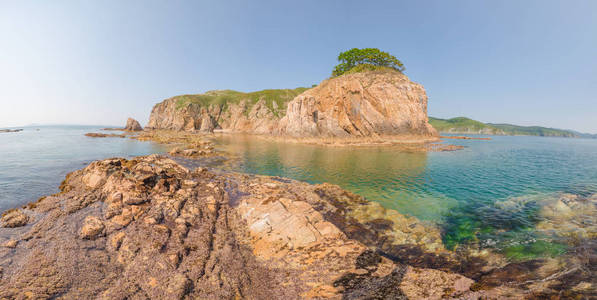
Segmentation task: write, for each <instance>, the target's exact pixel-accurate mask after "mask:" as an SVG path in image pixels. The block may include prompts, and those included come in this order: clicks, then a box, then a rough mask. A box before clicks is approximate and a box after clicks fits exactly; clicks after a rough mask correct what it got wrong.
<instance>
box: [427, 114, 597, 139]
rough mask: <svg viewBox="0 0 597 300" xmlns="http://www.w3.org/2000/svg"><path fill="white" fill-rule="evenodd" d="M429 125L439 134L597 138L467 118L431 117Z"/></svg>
mask: <svg viewBox="0 0 597 300" xmlns="http://www.w3.org/2000/svg"><path fill="white" fill-rule="evenodd" d="M429 123H430V124H431V125H432V126H433V127H434V128H435V129H436V130H437V131H439V132H442V133H458V134H489V135H529V136H548V137H569V138H597V134H588V133H581V132H577V131H572V130H565V129H556V128H548V127H541V126H519V125H512V124H495V123H483V122H479V121H476V120H473V119H469V118H465V117H457V118H451V119H439V118H433V117H429Z"/></svg>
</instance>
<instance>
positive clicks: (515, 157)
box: [216, 136, 597, 259]
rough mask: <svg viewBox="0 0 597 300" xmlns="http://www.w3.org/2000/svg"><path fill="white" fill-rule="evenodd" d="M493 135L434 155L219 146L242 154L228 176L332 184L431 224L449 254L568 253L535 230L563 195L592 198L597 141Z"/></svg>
mask: <svg viewBox="0 0 597 300" xmlns="http://www.w3.org/2000/svg"><path fill="white" fill-rule="evenodd" d="M491 138H492V140H490V141H484V140H450V141H449V142H447V143H451V144H456V145H463V146H465V147H466V148H465V149H464V150H460V151H454V152H431V153H404V152H400V151H399V150H398V149H397V148H394V147H387V146H386V147H325V146H315V145H300V144H292V143H284V142H275V141H268V140H264V139H260V138H255V137H248V136H247V137H239V136H234V137H231V136H222V137H219V138H217V139H216V143H218V144H219V146H220V147H221V148H222V149H224V150H225V151H228V152H231V153H234V154H236V155H237V156H238V157H239V160H238V161H237V163H235V164H233V165H232V166H231V168H232V169H233V170H236V171H241V172H248V173H256V174H264V175H274V176H282V177H289V178H293V179H297V180H304V181H307V182H311V183H321V182H329V183H334V184H338V185H340V186H341V187H343V188H345V189H348V190H350V191H352V192H355V193H357V194H360V195H363V196H365V197H367V198H368V199H370V200H373V201H377V202H379V203H381V204H382V205H383V206H385V207H387V208H392V209H396V210H398V211H399V212H401V213H404V214H409V215H413V216H416V217H418V218H419V219H422V220H428V221H432V222H435V223H437V224H438V225H439V226H440V227H441V228H442V231H443V238H444V243H445V244H446V246H448V247H449V248H454V247H455V246H457V245H461V244H466V243H473V242H474V243H476V244H477V245H479V246H480V247H491V248H496V249H498V250H499V251H502V252H504V253H505V254H506V255H508V256H510V257H512V258H522V259H526V258H534V257H537V256H553V255H558V254H561V253H563V252H565V249H566V245H564V244H562V243H560V242H561V241H560V240H559V238H558V237H557V236H546V235H545V234H543V233H539V232H538V231H537V230H535V226H536V225H537V224H538V223H539V222H541V221H545V220H544V219H543V218H542V216H540V214H539V211H540V210H541V208H542V205H545V203H553V201H552V200H554V199H555V201H557V199H558V197H560V195H561V194H562V193H570V194H574V195H580V196H581V197H585V196H590V195H592V194H595V193H597V140H590V139H566V138H543V137H517V136H516V137H512V136H492V137H491ZM524 199H531V200H524ZM538 199H540V200H538ZM513 201H515V202H516V201H517V202H520V203H524V205H523V206H520V205H519V207H518V209H516V210H508V209H504V205H501V204H503V203H508V202H513ZM586 217H587V218H595V216H594V215H592V216H591V215H587V216H586Z"/></svg>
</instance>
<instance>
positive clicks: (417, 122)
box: [147, 71, 437, 137]
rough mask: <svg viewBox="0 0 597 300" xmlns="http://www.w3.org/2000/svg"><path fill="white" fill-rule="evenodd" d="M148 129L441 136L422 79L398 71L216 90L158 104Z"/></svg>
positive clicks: (341, 135)
mask: <svg viewBox="0 0 597 300" xmlns="http://www.w3.org/2000/svg"><path fill="white" fill-rule="evenodd" d="M147 128H149V129H172V130H187V131H194V130H201V131H212V130H213V129H224V130H229V131H232V132H248V133H256V134H278V135H285V136H286V135H288V136H294V137H317V136H326V137H371V136H374V137H377V136H385V135H416V136H425V137H429V136H436V135H437V133H436V131H435V130H434V129H433V127H432V126H431V125H429V123H428V119H427V95H426V94H425V89H424V88H423V86H421V85H420V84H417V83H414V82H412V81H410V80H409V79H408V77H406V75H404V74H402V73H400V72H395V71H370V72H362V73H354V74H347V75H343V76H340V77H335V78H331V79H328V80H325V81H323V82H322V83H321V84H320V85H319V86H317V87H315V88H312V89H308V90H307V89H304V88H299V89H295V90H266V91H260V92H255V93H240V92H235V91H212V92H208V93H205V94H202V95H184V96H177V97H173V98H170V99H166V100H164V101H163V102H161V103H159V104H156V105H155V106H154V108H153V110H152V112H151V116H150V120H149V124H148V125H147Z"/></svg>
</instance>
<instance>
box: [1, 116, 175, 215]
mask: <svg viewBox="0 0 597 300" xmlns="http://www.w3.org/2000/svg"><path fill="white" fill-rule="evenodd" d="M38 129H39V130H38ZM100 129H101V128H100V127H97V126H41V127H24V130H23V131H22V132H11V133H0V211H4V210H6V209H8V208H12V207H16V206H19V205H23V204H25V203H28V202H31V201H35V200H37V199H38V198H39V197H41V196H44V195H48V194H52V193H56V192H58V186H59V185H60V182H61V181H62V180H64V177H65V176H66V174H67V173H69V172H71V171H74V170H77V169H80V168H82V167H84V166H85V165H86V164H88V163H90V162H91V161H94V160H98V159H104V158H109V157H117V156H118V157H131V156H138V155H146V154H151V153H158V152H163V151H164V149H163V147H162V146H159V145H157V144H155V143H150V142H140V141H137V140H132V139H129V138H90V137H86V136H84V134H85V133H87V132H102V131H101V130H100ZM104 132H105V131H104Z"/></svg>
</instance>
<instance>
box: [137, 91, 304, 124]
mask: <svg viewBox="0 0 597 300" xmlns="http://www.w3.org/2000/svg"><path fill="white" fill-rule="evenodd" d="M304 90H305V89H303V88H299V89H295V90H265V91H260V92H254V93H240V92H236V91H210V92H207V93H205V94H201V95H184V96H176V97H172V98H169V99H166V100H164V101H163V102H161V103H158V104H156V105H155V106H154V107H153V110H152V111H151V115H150V117H149V123H148V124H147V128H149V129H170V130H186V131H195V130H200V131H213V130H214V129H224V130H229V131H234V132H249V133H258V134H265V133H271V132H273V131H274V130H275V129H276V126H277V122H278V121H279V119H280V117H279V116H280V115H281V114H284V108H285V103H286V102H288V101H290V100H291V99H292V98H294V97H295V96H296V95H298V94H299V93H300V92H302V91H304Z"/></svg>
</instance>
